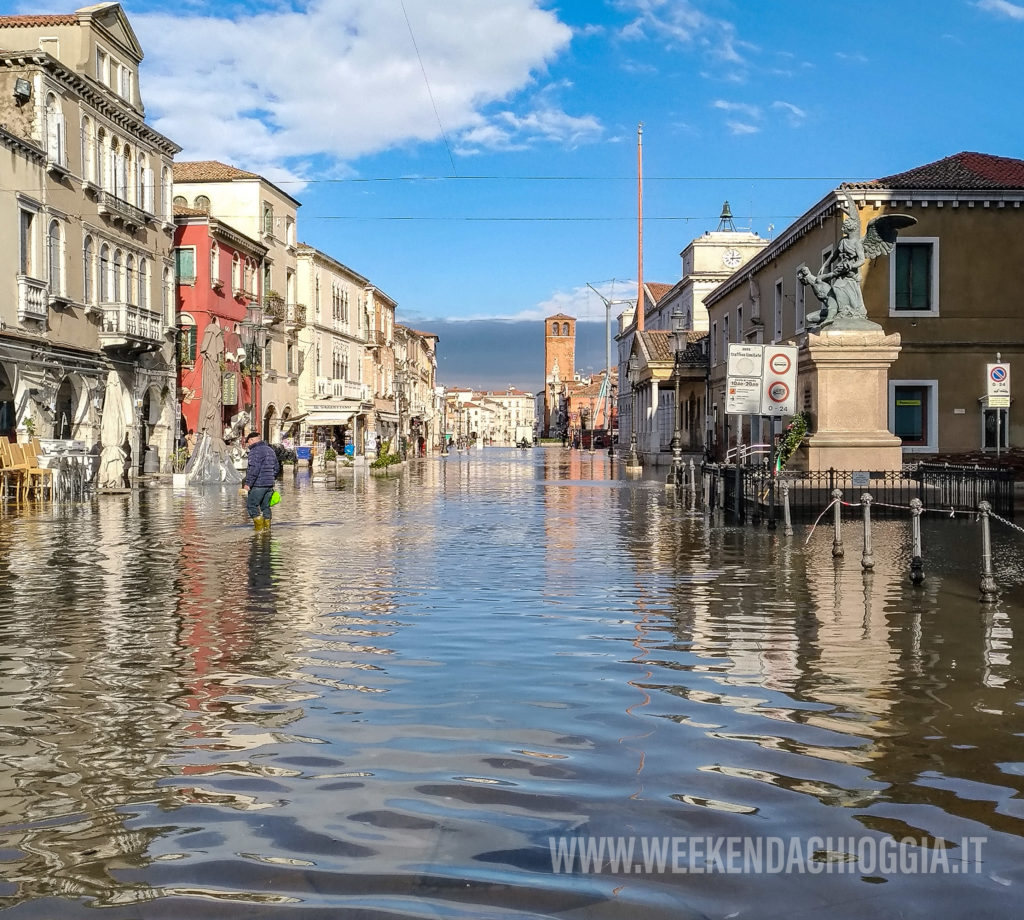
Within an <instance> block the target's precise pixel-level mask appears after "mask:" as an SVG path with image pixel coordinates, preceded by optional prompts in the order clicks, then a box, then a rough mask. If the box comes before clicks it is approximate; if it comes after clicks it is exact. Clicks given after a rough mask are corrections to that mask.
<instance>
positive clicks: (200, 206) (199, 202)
mask: <svg viewBox="0 0 1024 920" xmlns="http://www.w3.org/2000/svg"><path fill="white" fill-rule="evenodd" d="M196 210H197V211H205V212H206V213H207V214H209V213H210V199H209V198H208V197H207V196H206V195H196Z"/></svg>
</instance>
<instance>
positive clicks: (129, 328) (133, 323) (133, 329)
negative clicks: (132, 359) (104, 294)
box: [100, 303, 163, 352]
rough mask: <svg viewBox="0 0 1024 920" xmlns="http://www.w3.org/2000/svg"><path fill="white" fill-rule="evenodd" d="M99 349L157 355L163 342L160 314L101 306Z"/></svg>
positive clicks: (128, 305)
mask: <svg viewBox="0 0 1024 920" xmlns="http://www.w3.org/2000/svg"><path fill="white" fill-rule="evenodd" d="M100 309H101V311H102V318H101V321H100V347H101V348H103V349H104V350H106V351H113V352H124V351H128V352H131V351H155V350H156V349H157V348H159V346H160V345H161V343H162V342H163V321H162V319H161V317H160V314H159V313H154V312H153V311H152V310H145V309H143V308H142V307H138V306H136V305H135V304H131V303H105V304H101V305H100Z"/></svg>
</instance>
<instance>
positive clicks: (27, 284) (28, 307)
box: [18, 275, 50, 323]
mask: <svg viewBox="0 0 1024 920" xmlns="http://www.w3.org/2000/svg"><path fill="white" fill-rule="evenodd" d="M49 303H50V286H49V285H48V284H47V283H46V282H45V281H40V280H38V279H37V278H30V277H29V276H28V275H18V321H19V322H22V323H23V322H25V320H29V319H33V320H36V321H37V322H40V323H45V322H46V316H47V312H48V307H49Z"/></svg>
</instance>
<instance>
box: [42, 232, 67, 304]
mask: <svg viewBox="0 0 1024 920" xmlns="http://www.w3.org/2000/svg"><path fill="white" fill-rule="evenodd" d="M46 262H47V266H48V267H49V272H50V274H49V281H50V294H51V295H54V294H63V293H64V239H63V236H62V235H61V231H60V224H59V223H58V222H57V221H55V220H51V221H50V226H49V229H48V230H47V233H46Z"/></svg>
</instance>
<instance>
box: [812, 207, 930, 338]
mask: <svg viewBox="0 0 1024 920" xmlns="http://www.w3.org/2000/svg"><path fill="white" fill-rule="evenodd" d="M844 194H845V195H846V207H845V208H844V209H843V210H844V212H845V214H846V218H845V219H844V220H843V238H842V239H841V240H840V241H839V242H838V243H837V244H836V247H835V249H834V250H833V252H832V255H830V256H829V257H828V258H827V259H826V260H825V262H824V264H823V265H822V266H821V269H820V270H819V271H818V274H817V275H815V274H814V273H813V272H811V270H810V269H809V268H808V267H807V266H806V265H802V266H800V268H799V269H798V270H797V278H798V279H799V280H800V283H801V284H805V285H807V286H808V287H809V288H810V289H811V290H812V291H813V292H814V296H815V297H817V298H818V300H819V301H820V302H821V308H820V309H819V310H817V311H815V312H814V313H808V314H807V323H808V325H810V326H816V327H818V328H819V329H820V328H822V327H825V326H831V327H832V328H833V329H837V330H838V329H858V330H869V329H881V326H879V325H878V323H874V322H872V321H871V320H869V319H868V317H867V309H866V308H865V307H864V296H863V294H862V293H861V289H860V267H861V266H862V265H863V264H864V263H865V262H866V261H868V260H869V259H874V258H877V257H878V256H880V255H888V254H889V253H890V252H892V250H893V247H895V245H896V235H897V234H898V233H899V231H900V230H902V229H904V228H905V227H910V226H913V225H914V224H916V223H917V218H915V217H910V216H908V215H906V214H886V215H884V216H882V217H876V218H875V219H874V220H872V221H871V222H870V223H869V224H868V229H867V233H865V235H864V237H863V239H862V238H861V235H860V218H859V217H858V216H857V202H856V201H854V200H853V196H852V195H851V194H850V193H849V192H845V193H844Z"/></svg>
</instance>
